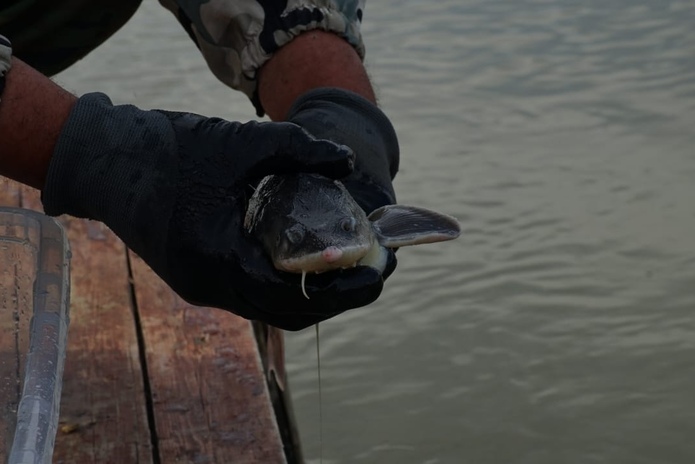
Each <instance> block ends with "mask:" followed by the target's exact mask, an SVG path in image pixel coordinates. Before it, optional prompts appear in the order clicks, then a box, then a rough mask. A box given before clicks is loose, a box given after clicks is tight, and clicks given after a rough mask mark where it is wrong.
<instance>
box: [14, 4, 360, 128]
mask: <svg viewBox="0 0 695 464" xmlns="http://www.w3.org/2000/svg"><path fill="white" fill-rule="evenodd" d="M140 2H141V0H100V1H98V2H96V1H94V0H62V1H57V2H46V1H42V0H9V1H3V2H2V6H0V33H1V34H3V35H5V36H7V37H8V38H9V39H10V40H11V41H12V45H13V50H14V54H15V55H16V56H17V57H19V58H20V59H22V60H24V61H26V62H27V63H29V64H30V65H31V66H33V67H34V68H36V69H38V70H39V71H41V72H42V73H44V74H46V75H49V76H50V75H53V74H56V73H58V72H60V71H62V70H63V69H66V68H67V67H69V66H70V65H72V64H73V63H75V62H76V61H78V60H79V59H81V58H83V57H84V56H85V55H87V54H88V53H89V52H90V51H92V50H93V49H95V48H96V47H97V46H99V45H100V44H101V43H102V42H104V41H105V40H106V39H107V38H109V37H110V36H111V35H112V34H113V33H114V32H116V31H117V30H118V29H120V28H121V26H123V25H124V24H125V23H126V22H127V21H128V19H130V17H131V16H132V15H133V14H134V13H135V11H136V10H137V8H138V6H139V5H140ZM364 2H365V0H160V3H161V4H162V5H163V6H164V7H165V8H167V9H168V10H170V11H171V12H172V13H174V15H175V16H176V18H177V19H178V21H179V22H180V23H181V25H182V26H183V28H184V29H185V30H186V32H188V35H189V36H190V37H191V39H193V41H194V42H195V44H196V45H197V47H198V48H199V49H200V51H201V53H202V54H203V56H204V57H205V60H206V61H207V63H208V65H209V66H210V69H211V70H212V72H213V73H214V74H215V76H217V78H218V79H220V80H221V81H222V82H224V83H225V84H226V85H228V86H230V87H232V88H234V89H237V90H241V91H242V92H244V93H245V94H246V95H247V96H248V97H249V98H250V99H251V101H252V102H253V104H254V106H255V107H256V110H257V112H258V115H259V116H262V115H263V109H262V108H261V105H260V102H259V99H258V93H257V80H256V73H257V71H258V69H259V68H260V67H261V66H262V65H263V63H265V62H266V61H267V60H268V59H269V58H270V56H272V54H273V52H275V51H276V50H277V49H278V48H280V47H282V46H283V45H285V44H286V43H287V42H289V41H290V40H292V38H294V37H296V36H297V35H299V34H300V33H302V32H304V31H307V30H311V29H323V30H327V31H331V32H335V33H337V34H339V35H340V36H342V37H343V38H345V39H346V40H347V41H348V42H349V43H350V44H351V45H352V46H353V47H355V49H356V50H357V52H358V54H359V55H360V57H363V56H364V45H363V43H362V36H361V33H360V23H361V21H362V12H363V10H364ZM54 4H56V5H58V6H53V5H54Z"/></svg>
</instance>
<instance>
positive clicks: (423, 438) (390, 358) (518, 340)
mask: <svg viewBox="0 0 695 464" xmlns="http://www.w3.org/2000/svg"><path fill="white" fill-rule="evenodd" d="M364 34H365V37H366V44H367V65H368V68H369V71H370V73H371V75H372V77H373V80H374V83H375V85H376V87H377V89H378V93H379V96H380V100H381V105H382V107H383V108H384V110H385V111H386V112H387V114H388V115H389V116H390V117H391V119H392V120H393V122H394V125H395V127H396V129H397V131H398V133H399V138H400V142H401V147H402V155H401V160H402V169H401V172H400V173H399V175H398V177H397V180H396V182H395V186H396V190H397V193H398V195H399V201H400V202H401V203H409V204H417V205H420V206H424V207H428V208H434V209H437V210H440V211H443V212H446V213H449V214H452V215H454V216H456V217H458V218H459V219H460V221H461V223H462V225H463V235H462V237H461V238H460V239H459V240H457V241H455V242H448V243H443V244H437V245H431V246H422V247H414V248H410V249H406V248H404V249H402V250H401V251H400V252H399V253H398V257H399V266H398V270H397V272H396V274H394V276H393V277H391V279H390V280H389V281H388V283H387V288H386V290H385V291H384V294H383V296H382V298H381V299H380V300H379V301H378V302H376V303H375V304H373V305H371V306H369V307H368V308H364V309H361V310H357V311H353V312H350V313H348V314H344V315H342V316H340V317H338V318H336V319H334V320H332V321H328V322H326V323H323V324H321V352H322V357H321V364H322V377H323V462H325V463H327V464H328V463H347V462H365V463H384V464H391V463H399V464H400V463H428V464H435V463H474V464H481V463H491V464H497V463H519V464H522V463H523V464H527V463H528V464H557V463H582V464H583V463H611V464H622V463H625V464H641V463H655V464H656V463H659V464H662V463H679V464H690V463H693V462H695V440H694V439H693V431H694V430H695V206H694V203H693V198H695V5H694V4H693V3H692V2H687V1H669V0H661V1H655V0H651V1H644V0H613V1H611V2H605V1H599V0H586V1H582V2H579V1H562V0H535V1H534V0H491V1H469V0H441V1H438V2H423V1H415V0H382V1H379V2H376V1H372V2H370V3H368V5H367V9H366V13H365V24H364ZM58 81H59V82H61V83H62V84H64V85H66V86H67V87H68V88H70V89H72V90H74V91H76V92H78V93H84V92H88V91H93V90H100V91H103V92H106V93H108V94H109V95H110V96H111V97H112V98H113V99H114V100H115V101H117V102H120V103H134V104H137V105H139V106H141V107H145V108H150V107H162V108H166V109H172V110H187V111H194V112H198V113H203V114H206V115H210V116H222V117H225V118H228V119H238V120H248V119H251V118H253V110H252V108H251V107H250V105H249V104H248V103H247V102H246V99H245V97H243V96H241V95H237V94H235V93H234V92H233V91H231V90H228V89H226V88H225V87H224V86H223V85H222V84H219V83H218V82H217V81H216V80H215V79H214V77H213V76H212V75H211V74H210V72H209V71H208V70H207V68H206V66H205V64H204V61H203V60H202V58H201V57H200V56H199V55H198V53H197V50H196V49H195V47H194V46H193V45H192V44H191V43H190V42H189V39H188V37H187V36H186V34H185V33H184V32H183V30H182V29H181V28H180V27H179V26H178V24H177V23H176V22H175V20H174V18H173V17H172V16H171V15H170V14H169V13H168V12H167V11H165V10H163V9H161V8H160V7H159V6H158V4H157V3H156V2H152V1H150V2H147V3H146V4H145V5H143V7H142V8H141V10H140V11H139V12H138V13H137V15H136V16H135V18H134V19H133V20H132V21H131V22H130V23H129V24H128V25H127V26H126V27H125V28H124V29H123V30H122V31H120V32H119V33H118V34H117V35H116V36H114V37H113V38H112V39H111V40H110V41H109V42H107V44H105V45H104V46H102V47H101V48H99V50H98V51H96V52H94V53H93V54H92V55H90V56H89V57H88V58H87V59H85V60H83V61H82V62H80V63H78V64H77V65H76V66H74V67H73V68H71V69H70V70H68V71H67V72H65V73H63V74H62V75H60V76H59V78H58ZM287 340H288V350H287V356H288V369H289V374H290V382H291V386H292V389H293V394H294V405H295V409H296V414H297V417H298V421H299V424H300V427H301V433H302V440H303V445H304V450H305V454H306V456H307V458H308V461H309V462H318V457H319V421H318V388H317V379H316V353H315V337H314V330H313V329H309V330H306V331H303V332H299V333H293V334H289V335H288V337H287Z"/></svg>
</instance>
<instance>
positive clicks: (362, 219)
mask: <svg viewBox="0 0 695 464" xmlns="http://www.w3.org/2000/svg"><path fill="white" fill-rule="evenodd" d="M271 177H272V178H273V179H270V180H268V181H266V179H268V178H266V179H264V181H263V182H261V184H259V187H258V189H257V190H256V193H255V194H254V197H256V199H255V200H254V198H252V201H251V202H250V203H249V212H248V213H247V223H248V229H249V230H250V232H251V233H252V234H253V235H255V236H256V237H257V238H259V239H260V240H261V242H262V243H263V245H264V248H265V250H266V252H267V253H268V255H269V256H270V258H271V260H272V262H273V264H274V266H275V267H276V268H277V269H279V270H282V271H286V272H293V273H302V272H324V271H329V270H332V269H340V268H346V267H351V266H354V265H356V263H357V262H358V261H359V260H360V259H361V258H362V257H364V256H365V255H366V254H367V253H368V252H369V250H370V249H371V248H372V247H373V246H374V244H375V243H376V236H375V234H374V231H373V229H372V225H371V223H370V221H369V220H368V219H367V216H366V215H365V213H364V211H363V210H362V208H360V207H359V205H357V203H356V202H355V201H354V199H353V198H352V196H351V195H350V194H349V192H348V191H347V189H345V187H344V186H343V184H342V183H340V182H339V181H334V180H332V179H328V178H326V177H323V176H319V175H315V174H297V175H283V176H271ZM261 203H262V204H261Z"/></svg>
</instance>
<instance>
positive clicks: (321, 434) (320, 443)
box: [316, 323, 323, 464]
mask: <svg viewBox="0 0 695 464" xmlns="http://www.w3.org/2000/svg"><path fill="white" fill-rule="evenodd" d="M316 365H317V367H318V374H319V375H318V379H319V464H323V394H322V392H321V352H320V351H319V325H318V323H317V324H316Z"/></svg>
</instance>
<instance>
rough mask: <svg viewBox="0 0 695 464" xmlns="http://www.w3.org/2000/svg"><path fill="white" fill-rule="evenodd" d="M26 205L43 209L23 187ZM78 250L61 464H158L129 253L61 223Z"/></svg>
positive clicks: (78, 223) (89, 230) (58, 453)
mask: <svg viewBox="0 0 695 464" xmlns="http://www.w3.org/2000/svg"><path fill="white" fill-rule="evenodd" d="M21 206H22V207H24V208H29V209H34V210H39V211H40V210H41V203H40V200H39V192H38V191H36V190H33V189H30V188H28V187H21ZM61 222H62V223H63V225H64V226H65V228H66V231H67V234H68V238H69V240H70V245H71V250H72V260H71V297H70V301H71V304H70V329H69V332H68V349H67V358H66V361H65V373H64V376H63V392H62V398H61V407H60V417H61V427H60V429H59V430H58V435H57V437H56V447H55V452H54V463H114V464H123V463H135V462H138V463H151V462H153V457H152V447H151V438H150V432H149V427H148V423H147V413H146V396H145V393H144V387H143V371H142V367H141V365H140V356H139V350H138V341H137V332H136V325H135V319H134V312H133V307H132V302H131V298H130V290H129V282H128V267H127V255H126V253H127V252H126V248H125V246H124V245H123V243H122V242H121V241H120V240H118V238H117V237H116V236H115V235H114V234H113V233H112V232H111V231H109V230H108V229H107V228H106V227H105V226H103V225H101V224H100V223H97V222H91V221H86V220H81V219H75V218H68V217H63V218H61Z"/></svg>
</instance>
